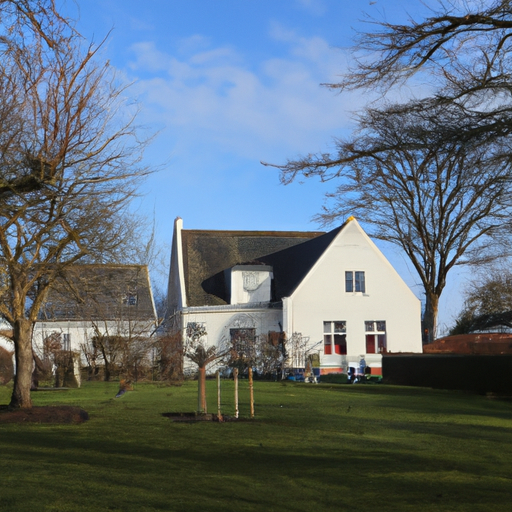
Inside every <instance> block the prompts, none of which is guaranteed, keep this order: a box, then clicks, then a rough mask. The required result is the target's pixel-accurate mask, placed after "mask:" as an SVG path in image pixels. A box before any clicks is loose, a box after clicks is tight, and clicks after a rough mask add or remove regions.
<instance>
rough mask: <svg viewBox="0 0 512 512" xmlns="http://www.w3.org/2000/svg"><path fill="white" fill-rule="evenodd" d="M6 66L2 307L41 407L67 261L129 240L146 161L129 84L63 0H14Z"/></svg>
mask: <svg viewBox="0 0 512 512" xmlns="http://www.w3.org/2000/svg"><path fill="white" fill-rule="evenodd" d="M0 29H1V30H2V32H3V37H2V38H1V41H0V44H1V45H2V47H1V48H2V49H1V51H2V61H1V63H0V128H1V129H0V133H1V136H0V165H1V168H2V179H1V180H0V199H1V201H0V264H1V266H2V267H3V268H4V269H6V274H5V279H4V280H3V281H2V287H1V291H2V295H1V297H0V314H2V316H3V317H4V318H5V319H6V320H7V321H8V322H9V323H10V324H11V325H12V327H13V337H14V343H15V351H16V356H15V357H16V378H15V382H14V388H13V394H12V398H11V403H10V405H11V407H23V408H27V407H31V405H32V402H31V398H30V381H31V374H32V364H33V363H32V346H31V333H32V329H33V325H34V323H35V321H36V320H37V315H38V312H39V309H40V307H41V305H42V303H43V302H44V299H45V296H46V294H47V292H48V289H49V288H50V287H51V286H52V284H53V282H54V281H55V279H56V278H57V276H59V274H60V273H61V272H62V270H63V269H64V268H65V267H66V266H68V265H70V264H73V263H76V262H77V261H79V260H81V259H83V258H85V257H89V258H92V257H97V258H100V256H99V255H101V254H108V253H109V252H111V251H115V250H116V248H117V247H118V246H119V244H120V243H121V240H122V237H123V234H124V230H125V228H124V226H123V223H122V219H123V216H124V214H125V211H126V210H125V209H126V206H127V203H128V201H129V199H130V198H131V197H132V196H133V194H134V192H135V191H136V190H137V188H138V185H139V182H140V179H141V178H142V177H143V176H144V175H145V174H146V170H145V169H144V168H143V167H142V166H141V165H140V157H141V150H142V148H143V146H144V142H141V141H140V139H139V138H138V137H137V130H136V129H135V127H134V125H133V111H132V109H130V108H125V109H124V110H123V108H124V107H123V98H122V94H123V88H122V87H119V85H118V84H117V82H116V80H115V77H113V76H112V74H111V71H110V69H109V66H108V63H107V64H103V65H98V64H96V63H95V61H94V58H95V55H96V53H97V51H98V48H95V47H93V46H85V47H84V46H83V41H82V39H81V38H80V36H79V35H78V34H77V33H76V32H75V31H74V30H73V28H72V27H70V26H69V25H68V24H67V23H66V22H65V21H64V20H63V19H62V18H61V17H60V16H58V14H57V13H56V12H55V10H54V5H53V1H52V0H40V1H37V0H33V1H29V0H26V1H21V2H20V1H16V2H15V1H3V2H1V3H0Z"/></svg>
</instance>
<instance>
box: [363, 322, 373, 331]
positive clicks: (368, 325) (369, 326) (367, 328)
mask: <svg viewBox="0 0 512 512" xmlns="http://www.w3.org/2000/svg"><path fill="white" fill-rule="evenodd" d="M364 330H365V331H366V332H373V322H365V323H364Z"/></svg>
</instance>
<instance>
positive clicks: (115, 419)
mask: <svg viewBox="0 0 512 512" xmlns="http://www.w3.org/2000/svg"><path fill="white" fill-rule="evenodd" d="M207 384H208V386H209V389H208V393H209V402H210V404H211V406H210V409H212V412H215V411H213V409H215V408H216V407H212V406H213V405H214V404H215V403H216V401H215V396H214V394H215V382H214V381H209V382H208V383H207ZM117 386H118V385H117V384H116V383H99V382H98V383H86V384H85V385H84V386H83V387H82V388H81V389H76V390H68V391H38V392H35V393H33V399H34V403H35V405H47V404H70V405H79V406H81V407H83V408H84V409H85V410H87V411H88V412H89V415H90V420H89V421H88V422H85V423H82V424H79V425H59V426H55V425H43V424H41V425H37V424H23V425H13V424H4V425H0V475H1V476H0V487H1V492H0V510H2V511H4V510H6V511H13V512H14V511H16V512H18V511H20V512H21V511H31V512H32V511H66V512H71V511H103V510H122V511H141V512H142V511H154V510H166V511H167V510H169V511H187V512H188V511H212V510H219V511H220V510H222V511H231V510H232V511H237V512H238V511H241V510H243V511H252V510H255V511H266V512H270V511H280V512H281V511H283V510H287V511H288V510H289V511H308V512H309V511H312V510H314V511H322V512H323V511H326V510H333V511H334V510H336V511H344V510H347V511H348V510H350V511H354V510H358V511H374V510H375V511H414V512H418V511H429V512H431V511H436V510H440V511H464V512H466V511H492V510H497V511H498V510H499V511H503V510H509V509H510V506H511V505H510V504H511V503H512V402H508V401H501V400H492V399H488V398H485V397H481V396H473V395H469V394H463V393H458V392H444V391H433V390H428V389H419V388H405V387H395V386H384V385H359V386H358V385H352V386H350V385H326V384H320V385H313V384H298V383H292V382H290V383H270V382H256V383H255V400H256V418H255V420H253V421H241V422H238V423H234V422H229V423H211V422H208V423H207V422H196V423H193V424H183V423H172V422H171V421H170V420H169V419H168V418H165V417H163V416H162V413H165V412H177V411H192V410H194V407H195V405H196V403H197V392H196V387H197V383H195V382H187V383H185V384H184V385H183V386H182V387H168V386H163V385H156V384H137V385H135V389H134V391H132V392H129V393H127V394H126V395H125V396H124V397H122V398H120V399H115V398H113V397H114V395H115V394H116V391H117V389H118V387H117ZM241 388H242V389H241V392H240V395H241V416H243V417H245V418H247V416H248V409H249V407H248V393H247V382H242V384H241ZM222 391H223V404H224V405H223V407H224V412H225V414H232V413H233V405H232V403H231V398H232V394H233V383H232V382H231V381H223V382H222ZM10 392H11V389H10V388H9V387H0V403H7V402H8V399H9V395H10Z"/></svg>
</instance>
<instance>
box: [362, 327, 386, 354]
mask: <svg viewBox="0 0 512 512" xmlns="http://www.w3.org/2000/svg"><path fill="white" fill-rule="evenodd" d="M364 330H365V334H366V353H367V354H382V353H383V352H386V351H387V339H386V322H385V321H384V320H366V321H365V323H364Z"/></svg>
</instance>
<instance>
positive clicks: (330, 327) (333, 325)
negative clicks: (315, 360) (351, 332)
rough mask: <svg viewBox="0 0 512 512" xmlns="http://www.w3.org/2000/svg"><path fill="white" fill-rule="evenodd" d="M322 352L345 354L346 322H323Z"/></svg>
mask: <svg viewBox="0 0 512 512" xmlns="http://www.w3.org/2000/svg"><path fill="white" fill-rule="evenodd" d="M324 354H326V355H330V354H340V355H346V354H347V322H345V321H344V320H338V321H329V322H324Z"/></svg>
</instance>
